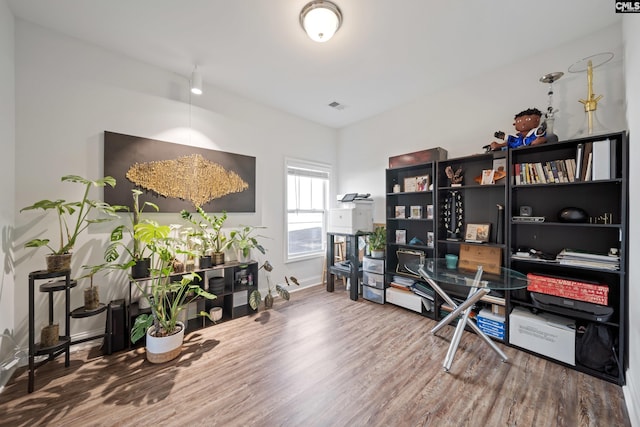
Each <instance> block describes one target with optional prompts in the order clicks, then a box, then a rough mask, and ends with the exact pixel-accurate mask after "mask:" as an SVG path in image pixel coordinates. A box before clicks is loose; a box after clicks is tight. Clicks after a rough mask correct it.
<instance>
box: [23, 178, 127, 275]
mask: <svg viewBox="0 0 640 427" xmlns="http://www.w3.org/2000/svg"><path fill="white" fill-rule="evenodd" d="M61 180H62V182H72V183H78V184H81V185H83V186H84V192H83V194H82V198H80V199H79V200H76V201H66V200H64V199H56V200H48V199H44V200H40V201H38V202H36V203H34V204H33V205H31V206H27V207H24V208H22V209H21V210H20V212H24V211H28V210H36V209H42V210H43V211H50V210H52V211H55V212H56V214H57V216H58V240H59V244H58V245H53V243H52V242H51V239H32V240H30V241H28V242H27V243H25V247H28V248H39V247H42V246H46V247H47V248H48V249H49V250H50V251H51V255H54V256H64V258H65V260H64V261H63V264H56V263H53V264H51V265H49V268H48V269H49V270H50V271H56V270H66V269H68V268H69V262H70V258H71V251H72V250H73V247H74V246H75V244H76V240H77V239H78V236H79V235H80V234H81V233H82V232H83V231H84V230H86V229H87V227H89V225H90V224H95V223H100V222H105V221H111V220H112V219H114V218H116V217H117V216H118V215H117V213H116V212H117V211H118V210H120V209H122V207H121V206H111V205H110V204H108V203H105V202H103V201H100V200H94V199H90V198H89V191H90V190H91V188H93V187H105V186H107V185H109V186H111V187H115V185H116V180H115V178H113V177H111V176H106V177H104V178H100V179H98V180H95V181H93V180H90V179H86V178H82V177H80V176H78V175H65V176H63V177H62V178H61ZM92 212H96V213H98V214H106V215H107V216H106V217H104V216H103V217H98V218H90V217H89V214H90V213H92ZM49 259H50V258H48V263H49Z"/></svg>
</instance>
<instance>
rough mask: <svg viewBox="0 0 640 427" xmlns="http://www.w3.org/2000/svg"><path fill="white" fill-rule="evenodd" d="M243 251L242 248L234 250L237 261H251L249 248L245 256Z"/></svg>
mask: <svg viewBox="0 0 640 427" xmlns="http://www.w3.org/2000/svg"><path fill="white" fill-rule="evenodd" d="M243 252H244V251H243V250H242V249H237V250H236V257H237V258H238V262H239V263H244V262H249V261H251V249H249V250H248V251H247V256H244V253H243Z"/></svg>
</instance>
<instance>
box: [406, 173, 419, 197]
mask: <svg viewBox="0 0 640 427" xmlns="http://www.w3.org/2000/svg"><path fill="white" fill-rule="evenodd" d="M416 188H417V186H416V177H415V176H412V177H410V178H405V179H404V192H405V193H413V192H414V191H416Z"/></svg>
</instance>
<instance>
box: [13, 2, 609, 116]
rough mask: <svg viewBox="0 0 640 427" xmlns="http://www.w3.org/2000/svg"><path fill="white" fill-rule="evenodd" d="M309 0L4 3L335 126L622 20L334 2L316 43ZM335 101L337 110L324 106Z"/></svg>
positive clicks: (570, 13)
mask: <svg viewBox="0 0 640 427" xmlns="http://www.w3.org/2000/svg"><path fill="white" fill-rule="evenodd" d="M307 1H308V0H271V1H269V0H48V1H43V0H8V4H9V7H10V8H11V10H12V11H13V13H14V15H15V16H16V17H19V18H22V19H24V20H27V21H31V22H33V23H36V24H39V25H42V26H44V27H47V28H51V29H54V30H57V31H59V32H61V33H64V34H67V35H70V36H73V37H77V38H79V39H83V40H86V41H88V42H92V43H95V44H97V45H100V46H103V47H105V48H108V49H111V50H113V51H116V52H121V53H122V54H125V55H127V56H130V57H133V58H138V59H140V60H141V61H144V62H147V63H149V64H153V65H156V66H158V67H161V68H163V69H166V70H170V71H172V72H175V73H178V74H181V75H184V76H189V75H190V73H191V71H192V69H193V66H194V64H197V65H198V68H199V70H200V71H201V72H202V74H203V78H204V82H205V94H204V95H202V96H207V93H206V87H207V85H215V86H217V87H220V88H224V89H226V90H228V91H231V92H233V93H236V94H238V95H240V96H242V97H245V98H248V99H251V100H254V101H256V102H259V103H262V104H265V105H268V106H271V107H274V108H277V109H280V110H284V111H287V112H289V113H291V114H294V115H297V116H300V117H303V118H306V119H309V120H312V121H315V122H318V123H321V124H324V125H327V126H330V127H335V128H341V127H344V126H347V125H349V124H352V123H355V122H357V121H359V120H362V119H365V118H368V117H371V116H374V115H376V114H379V113H381V112H384V111H386V110H389V109H392V108H394V107H396V106H398V105H402V104H404V103H407V102H409V101H411V100H413V99H415V98H418V97H420V96H423V95H425V94H428V93H430V92H434V91H437V90H439V89H440V88H443V87H446V86H449V85H452V84H455V83H456V82H459V81H462V80H464V79H466V78H468V77H470V76H472V75H475V74H479V73H483V72H486V71H489V70H491V69H495V68H497V67H499V66H500V65H503V64H508V63H512V62H515V61H518V60H520V59H522V58H524V57H526V56H527V55H529V54H531V53H533V52H539V51H543V50H546V49H549V48H551V47H553V46H554V45H557V44H560V43H563V42H566V41H570V40H574V39H576V38H579V37H581V36H583V35H585V34H589V33H591V32H593V31H595V30H598V29H601V28H604V27H606V26H609V25H611V24H613V23H615V22H619V21H620V18H619V16H620V15H617V14H615V13H614V2H613V1H607V0H536V1H535V2H532V1H524V0H475V1H473V0H466V1H465V0H463V1H434V0H395V1H391V0H334V1H335V3H337V4H338V6H339V7H340V8H341V10H342V13H343V16H344V22H343V25H342V28H341V29H340V30H339V31H338V32H337V33H336V35H335V36H334V38H333V39H331V40H330V41H328V42H326V43H315V42H313V41H311V39H309V38H308V37H307V36H306V34H305V33H304V32H303V30H302V29H301V27H300V24H299V20H298V15H299V13H300V10H301V9H302V7H303V6H304V5H305V4H306V3H307ZM333 101H337V102H339V103H340V104H343V105H344V106H345V108H344V109H343V110H336V109H333V108H330V107H329V106H328V104H329V103H331V102H333Z"/></svg>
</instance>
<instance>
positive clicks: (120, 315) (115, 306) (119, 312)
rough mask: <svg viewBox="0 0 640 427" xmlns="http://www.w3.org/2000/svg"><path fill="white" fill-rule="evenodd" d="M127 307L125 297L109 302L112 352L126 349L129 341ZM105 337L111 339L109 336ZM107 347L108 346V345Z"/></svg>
mask: <svg viewBox="0 0 640 427" xmlns="http://www.w3.org/2000/svg"><path fill="white" fill-rule="evenodd" d="M125 308H126V307H125V304H124V300H123V299H117V300H113V301H111V302H110V303H109V309H110V310H111V352H114V351H121V350H124V349H125V348H126V345H127V342H128V341H127V328H126V310H125ZM105 339H109V337H107V338H105ZM105 344H106V343H105ZM105 348H107V346H106V345H105Z"/></svg>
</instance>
